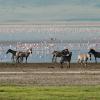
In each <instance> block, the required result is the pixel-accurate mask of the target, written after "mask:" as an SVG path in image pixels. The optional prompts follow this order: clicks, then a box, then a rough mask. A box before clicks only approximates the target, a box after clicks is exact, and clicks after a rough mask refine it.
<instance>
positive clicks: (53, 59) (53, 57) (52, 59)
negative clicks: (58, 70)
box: [52, 55, 55, 63]
mask: <svg viewBox="0 0 100 100" xmlns="http://www.w3.org/2000/svg"><path fill="white" fill-rule="evenodd" d="M54 58H55V55H53V57H52V63H53V62H54Z"/></svg>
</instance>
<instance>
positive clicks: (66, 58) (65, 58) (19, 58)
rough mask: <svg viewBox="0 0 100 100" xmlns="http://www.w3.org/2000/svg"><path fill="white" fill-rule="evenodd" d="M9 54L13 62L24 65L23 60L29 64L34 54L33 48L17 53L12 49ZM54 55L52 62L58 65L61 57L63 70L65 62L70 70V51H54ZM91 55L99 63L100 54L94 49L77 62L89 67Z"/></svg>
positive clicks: (80, 55) (81, 55)
mask: <svg viewBox="0 0 100 100" xmlns="http://www.w3.org/2000/svg"><path fill="white" fill-rule="evenodd" d="M8 53H11V54H12V57H11V59H12V60H13V62H16V63H23V60H24V58H25V59H26V63H27V59H28V57H29V55H30V54H32V48H29V49H27V50H26V51H15V50H12V49H8V50H7V52H6V54H8ZM52 55H53V58H52V62H55V63H56V60H57V57H60V58H61V60H60V65H61V68H63V64H64V62H67V66H68V68H70V62H71V58H72V52H71V51H69V50H68V49H64V50H62V51H53V52H52ZM91 55H93V56H94V58H95V63H97V58H100V52H97V51H96V50H95V49H92V48H91V49H90V50H89V52H87V53H86V54H79V55H78V58H77V62H78V63H80V64H82V65H84V66H87V61H88V60H89V59H90V60H91Z"/></svg>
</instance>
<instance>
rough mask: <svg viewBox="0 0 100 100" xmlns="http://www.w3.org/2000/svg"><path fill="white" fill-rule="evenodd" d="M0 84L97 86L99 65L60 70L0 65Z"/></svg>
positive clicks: (51, 66) (47, 66)
mask: <svg viewBox="0 0 100 100" xmlns="http://www.w3.org/2000/svg"><path fill="white" fill-rule="evenodd" d="M0 84H3V85H5V84H11V85H43V86H48V85H49V86H51V85H53V86H63V85H99V84H100V63H99V64H94V63H89V64H88V66H87V67H85V66H82V65H80V64H71V68H67V66H66V64H64V68H60V65H59V64H52V63H29V64H11V63H0Z"/></svg>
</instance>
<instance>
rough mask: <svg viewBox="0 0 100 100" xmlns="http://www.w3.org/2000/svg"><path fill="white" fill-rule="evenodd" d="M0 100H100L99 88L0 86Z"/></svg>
mask: <svg viewBox="0 0 100 100" xmlns="http://www.w3.org/2000/svg"><path fill="white" fill-rule="evenodd" d="M0 100H100V86H61V87H54V86H50V87H42V86H40V87H28V86H25V87H24V86H23V87H21V86H0Z"/></svg>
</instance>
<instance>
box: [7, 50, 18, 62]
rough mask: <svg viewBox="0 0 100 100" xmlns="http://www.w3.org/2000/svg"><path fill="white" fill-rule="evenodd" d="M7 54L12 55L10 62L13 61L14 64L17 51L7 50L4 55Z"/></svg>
mask: <svg viewBox="0 0 100 100" xmlns="http://www.w3.org/2000/svg"><path fill="white" fill-rule="evenodd" d="M8 53H11V54H12V57H11V60H13V62H14V61H15V57H16V53H17V51H15V50H12V49H8V50H7V52H6V54H8Z"/></svg>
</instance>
